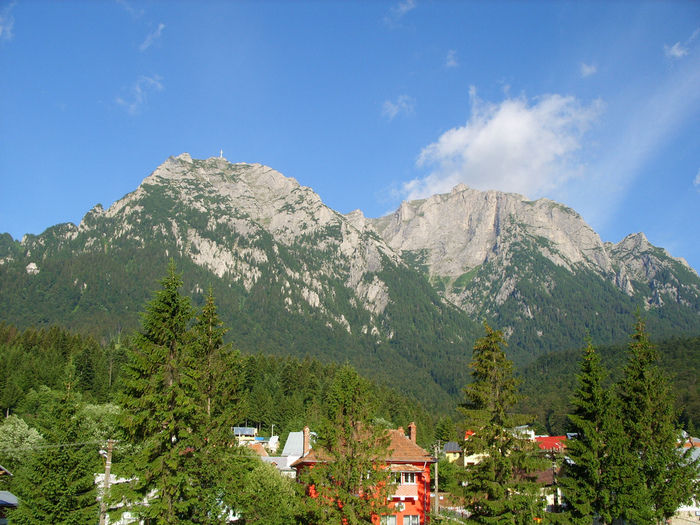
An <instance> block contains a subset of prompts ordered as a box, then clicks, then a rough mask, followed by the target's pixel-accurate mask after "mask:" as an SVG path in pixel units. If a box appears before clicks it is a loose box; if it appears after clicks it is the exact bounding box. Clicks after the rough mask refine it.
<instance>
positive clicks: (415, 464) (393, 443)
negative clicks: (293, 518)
mask: <svg viewBox="0 0 700 525" xmlns="http://www.w3.org/2000/svg"><path fill="white" fill-rule="evenodd" d="M387 432H388V433H389V438H390V444H389V456H388V457H387V458H385V459H383V460H382V463H385V464H386V465H387V466H388V468H389V469H390V470H391V472H392V473H393V478H394V482H395V485H394V489H392V494H390V496H389V497H390V498H391V501H392V503H393V509H394V512H393V514H391V515H387V516H382V517H381V518H379V517H377V520H376V522H377V523H381V525H424V524H426V523H429V521H430V465H431V464H432V463H435V461H436V460H435V458H433V457H432V456H430V454H428V453H427V452H426V451H425V450H423V449H422V448H421V447H419V446H418V445H417V444H416V424H415V423H411V424H410V425H409V426H408V435H406V434H405V433H404V430H403V428H399V429H398V430H387ZM309 435H310V433H309V428H308V427H306V428H305V429H304V455H303V456H302V457H301V458H299V459H298V460H297V461H295V462H294V463H293V464H292V467H294V468H295V469H297V472H299V470H301V469H303V468H305V467H309V466H312V465H313V464H314V463H319V462H323V458H321V457H319V455H318V454H317V453H316V452H315V451H314V450H312V449H310V443H309V437H308V436H309Z"/></svg>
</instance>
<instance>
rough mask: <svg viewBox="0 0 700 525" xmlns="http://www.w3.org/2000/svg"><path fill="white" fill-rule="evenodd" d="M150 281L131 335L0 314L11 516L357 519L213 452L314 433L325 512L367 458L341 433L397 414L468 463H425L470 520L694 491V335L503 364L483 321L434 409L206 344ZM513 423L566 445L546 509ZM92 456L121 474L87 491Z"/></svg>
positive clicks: (197, 323) (613, 508) (658, 511)
mask: <svg viewBox="0 0 700 525" xmlns="http://www.w3.org/2000/svg"><path fill="white" fill-rule="evenodd" d="M159 283H160V288H159V289H158V290H157V291H156V292H155V293H154V294H153V296H152V298H151V299H150V300H149V301H147V302H146V303H145V305H144V311H143V313H142V314H141V327H140V329H138V330H135V331H133V332H130V333H122V332H116V333H113V334H111V336H110V338H109V340H108V341H99V342H98V341H96V340H95V339H93V337H92V336H90V335H81V334H78V333H73V332H68V331H66V330H64V329H62V328H60V327H58V326H53V327H50V328H42V329H36V328H28V329H25V330H22V331H21V330H18V329H17V328H16V327H15V326H13V325H11V324H5V323H0V408H1V409H2V411H3V414H4V416H5V417H4V419H3V422H2V424H1V425H0V464H2V465H3V467H4V468H5V469H6V470H7V471H9V472H11V473H12V474H13V475H12V476H3V477H0V483H2V486H1V487H0V489H1V490H10V491H12V492H13V493H14V494H16V495H17V496H18V497H19V499H20V505H19V507H18V508H17V510H15V511H14V512H12V514H11V515H10V523H13V524H14V523H16V524H34V523H66V524H69V523H71V524H72V523H90V522H92V523H95V522H97V520H98V518H99V517H100V516H103V515H105V514H106V513H108V514H109V515H110V517H111V519H118V518H119V517H123V518H129V519H131V518H138V519H140V520H142V521H143V522H144V523H193V524H194V523H228V522H230V521H231V520H232V519H233V517H235V519H236V520H237V522H238V523H251V524H252V523H259V524H263V523H271V524H275V523H294V522H296V523H308V524H313V523H328V522H330V521H329V520H331V521H333V522H344V523H371V522H372V519H373V517H372V516H373V515H376V512H377V510H376V509H377V508H382V507H381V506H379V507H377V506H374V507H373V506H371V505H370V506H368V507H367V508H364V507H362V506H357V507H353V506H352V505H349V504H348V505H345V506H344V507H342V506H341V507H340V508H334V509H331V510H329V508H327V507H324V506H323V505H322V503H323V498H322V499H321V500H318V499H309V498H308V497H307V496H306V494H305V492H304V491H303V489H302V488H301V487H302V485H301V484H299V483H292V482H290V481H289V480H288V479H286V478H282V477H280V475H279V474H278V473H277V471H276V470H275V469H274V468H272V467H270V466H268V465H265V464H263V463H262V462H261V461H260V460H259V459H258V458H257V457H256V456H255V455H253V454H252V453H250V452H249V451H248V450H247V449H245V448H241V447H231V446H230V444H231V443H232V442H233V436H232V428H233V427H234V426H250V427H256V428H257V429H258V430H259V432H260V435H270V434H271V433H273V431H274V434H275V435H278V436H280V441H281V443H282V444H284V442H285V440H286V437H287V436H288V434H289V432H292V431H299V430H301V429H302V428H303V427H305V426H309V427H310V428H312V429H318V431H319V432H320V433H321V436H320V437H319V446H324V447H327V448H326V450H328V451H330V452H329V454H330V455H331V457H336V461H334V462H333V464H334V465H335V469H333V470H331V471H330V473H329V474H327V475H328V476H331V477H332V479H334V480H335V481H334V482H333V483H332V484H331V485H329V487H330V489H332V497H330V499H331V500H333V501H337V500H342V498H343V497H346V496H344V495H343V493H342V491H343V490H346V491H348V493H352V492H353V491H355V492H357V490H359V489H357V484H356V482H352V479H356V477H357V476H356V475H357V472H355V471H356V470H358V469H361V470H363V469H364V470H366V469H367V468H369V467H368V465H371V458H372V457H373V456H372V454H376V451H374V450H373V449H372V448H371V447H352V450H351V449H350V448H347V446H348V443H352V442H353V439H354V437H353V438H351V437H350V436H356V434H355V433H356V432H357V429H358V428H362V429H375V430H377V431H378V432H379V433H378V434H377V436H381V429H386V428H398V427H407V426H408V424H409V423H410V422H412V421H414V422H416V423H417V427H418V444H419V445H421V446H422V447H424V448H425V449H426V450H430V451H433V450H435V449H434V448H433V447H434V445H435V444H441V443H444V442H446V441H456V442H458V443H459V444H460V446H461V447H462V448H463V450H464V451H465V454H476V455H480V456H481V457H482V458H483V459H482V460H481V461H480V462H479V463H478V464H477V465H476V466H475V467H473V468H470V469H464V468H462V469H459V468H456V467H455V466H454V465H451V464H450V463H448V462H446V461H444V460H442V459H441V460H440V463H439V467H440V468H441V469H442V472H443V474H442V477H441V478H440V483H439V490H440V491H447V492H449V493H451V495H452V497H453V498H455V500H456V501H458V502H461V505H462V506H463V508H465V509H467V511H468V516H469V517H468V520H467V521H469V522H474V523H523V524H524V523H533V522H534V521H538V520H539V521H541V520H543V519H547V520H549V521H551V522H557V523H591V522H592V520H593V517H594V516H595V517H598V519H599V520H601V521H602V522H603V523H613V522H615V521H617V520H621V519H622V520H627V521H629V522H634V523H658V522H659V521H660V520H664V519H668V518H669V517H670V516H672V515H673V513H674V512H675V510H676V509H677V508H678V506H679V504H681V503H683V502H685V501H689V500H690V499H691V498H693V497H694V496H695V479H696V477H697V469H698V465H697V464H696V462H694V461H692V460H691V458H690V456H689V455H688V453H682V452H679V450H680V449H679V447H678V444H679V442H682V440H683V439H684V438H683V437H682V434H681V431H682V430H683V429H685V430H687V431H688V432H690V433H691V434H692V433H693V432H695V429H696V427H695V425H696V422H699V421H700V391H699V390H698V388H697V384H698V383H697V373H698V371H700V363H696V362H700V338H684V339H680V338H676V339H671V340H665V341H659V342H658V343H657V342H654V341H652V339H651V336H650V334H648V333H647V332H646V328H645V325H644V321H643V319H641V318H640V317H638V319H637V323H636V324H635V326H634V327H632V329H633V333H632V337H631V339H630V342H629V343H628V344H626V345H619V346H607V347H600V348H596V347H595V345H594V343H593V342H592V341H590V340H589V341H588V342H587V344H586V345H585V348H584V349H583V350H571V351H568V352H558V353H556V354H550V355H545V356H543V357H541V358H539V359H538V360H537V361H536V362H534V363H533V364H532V365H530V366H528V367H525V368H523V369H522V370H520V372H517V371H516V370H515V369H514V367H513V363H512V362H511V361H509V360H508V358H507V357H506V354H505V348H506V346H507V341H506V339H505V338H504V336H503V333H502V332H500V331H499V330H497V329H493V328H491V327H490V326H488V325H487V324H486V323H484V330H485V332H486V335H485V336H483V337H481V338H480V339H478V340H477V341H476V342H475V343H474V346H473V348H471V347H468V346H465V349H464V352H465V354H467V355H468V358H469V359H471V365H470V375H471V377H470V378H469V381H467V382H466V384H465V385H464V390H463V397H462V402H461V403H460V404H459V406H458V407H454V406H453V408H452V409H451V410H450V409H445V405H440V406H439V408H436V407H431V406H423V405H421V404H420V403H419V402H418V401H416V400H415V399H413V398H411V397H409V396H407V395H406V394H404V393H401V392H399V391H398V390H395V389H392V388H389V387H387V386H386V385H383V384H378V383H375V382H373V381H371V380H368V379H365V378H362V377H361V376H360V375H359V374H358V372H357V371H356V370H355V369H354V368H353V367H351V366H350V365H349V364H347V363H331V364H329V363H321V362H320V361H319V360H318V359H316V358H313V357H305V358H298V357H292V356H277V355H270V354H263V353H257V354H242V353H240V352H239V350H238V349H236V347H235V342H234V343H226V342H225V341H226V337H225V334H226V331H227V327H226V326H224V324H223V323H222V321H221V319H220V317H219V314H218V310H217V309H218V307H217V304H216V298H215V296H214V295H213V293H212V291H211V290H210V291H209V292H208V293H207V294H205V300H204V302H203V304H201V305H200V306H199V307H195V306H194V305H193V303H192V300H191V298H190V297H188V296H187V295H184V294H183V293H182V291H181V288H182V278H181V275H180V274H179V273H178V272H177V269H176V268H175V264H174V262H172V261H171V263H170V266H169V268H168V272H167V275H166V277H164V278H163V279H162V280H160V281H159ZM582 346H584V345H582ZM447 404H449V403H447ZM454 408H457V410H454ZM523 425H525V426H529V428H532V429H535V431H536V432H537V433H540V434H550V435H555V434H561V433H563V432H572V433H575V434H576V436H578V438H577V439H575V440H572V441H571V444H570V445H569V448H568V450H569V453H568V457H569V461H566V462H565V461H563V460H562V458H559V459H558V460H556V461H559V465H558V468H561V469H562V470H561V474H560V475H561V479H560V487H561V489H562V491H563V496H562V498H563V500H562V501H559V504H558V505H557V506H556V508H551V509H550V510H553V511H555V512H548V513H545V512H544V509H545V506H544V503H543V499H542V498H543V496H542V494H543V492H542V490H543V485H542V483H541V482H539V481H538V479H537V472H541V471H543V470H545V469H547V468H549V467H548V466H549V465H551V461H552V460H551V458H549V457H546V456H544V455H542V454H541V453H540V452H539V451H538V450H537V449H536V448H533V447H532V446H531V445H526V444H525V441H524V440H523V439H522V438H521V437H520V436H519V435H518V434H517V432H514V431H513V429H515V428H521V427H522V426H523ZM466 430H470V431H472V437H471V438H470V439H466V440H465V431H466ZM377 439H378V440H379V441H376V440H375V441H376V442H381V439H380V437H378V438H377ZM108 443H109V445H108ZM630 443H633V444H634V446H630ZM107 446H109V447H110V448H111V447H112V446H113V455H111V456H110V459H111V465H112V474H113V476H115V478H116V479H120V480H126V482H123V483H116V484H114V485H113V489H112V490H110V493H109V494H101V493H99V492H98V489H97V486H96V484H95V474H96V473H99V472H103V471H104V469H105V463H104V448H106V447H107ZM339 447H340V448H339ZM100 450H102V455H100ZM110 454H111V452H110ZM333 454H335V456H333ZM350 458H352V460H350ZM346 460H347V461H346ZM364 470H363V471H364ZM320 473H321V471H320V470H318V471H316V472H315V473H314V475H316V476H318V475H319V474H320ZM345 475H348V476H350V477H349V478H348V479H347V480H346V479H345V478H344V477H343V476H345ZM380 477H381V476H380ZM357 479H362V480H365V481H364V482H365V483H366V482H367V480H370V479H374V478H370V477H365V476H364V475H363V476H360V478H357ZM377 479H379V478H377ZM307 481H309V480H307ZM311 481H312V482H313V483H314V484H315V485H316V486H319V487H320V486H322V485H321V482H320V481H319V480H318V479H315V480H311ZM375 481H376V480H375ZM376 483H378V484H379V485H382V484H383V483H386V480H385V481H383V482H382V481H377V482H376ZM343 487H347V488H343ZM361 490H362V491H365V492H366V491H367V487H365V488H364V489H361ZM153 494H158V495H159V496H158V497H157V498H156V499H155V500H153V498H152V495H153ZM329 494H330V493H329ZM146 502H148V503H146ZM319 505H320V506H319ZM336 507H337V506H336ZM372 509H374V510H372ZM434 519H435V520H436V522H439V521H440V520H441V519H443V518H441V517H439V516H436V517H435V518H434ZM444 519H448V518H444ZM449 519H457V518H454V517H452V518H449ZM462 519H465V518H462Z"/></svg>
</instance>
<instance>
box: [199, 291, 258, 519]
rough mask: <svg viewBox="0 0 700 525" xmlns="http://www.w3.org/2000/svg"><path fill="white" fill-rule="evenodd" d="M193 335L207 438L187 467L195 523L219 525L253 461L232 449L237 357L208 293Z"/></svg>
mask: <svg viewBox="0 0 700 525" xmlns="http://www.w3.org/2000/svg"><path fill="white" fill-rule="evenodd" d="M193 332H194V343H193V349H194V362H193V366H194V368H195V369H196V371H197V377H198V381H197V388H196V396H197V404H198V405H199V406H200V409H199V410H200V412H201V414H202V416H203V419H202V421H201V428H200V429H199V430H198V432H199V433H200V434H202V435H203V436H204V437H205V439H204V440H203V441H202V442H201V444H200V449H199V450H198V451H197V453H196V456H195V457H194V458H193V461H192V464H191V468H192V470H193V472H196V476H195V477H196V479H197V484H198V487H199V488H200V490H201V495H200V503H201V505H200V506H199V507H198V509H197V517H196V521H197V522H198V523H220V522H221V520H222V519H224V518H225V517H226V516H225V515H226V514H228V512H229V510H230V509H232V508H233V507H234V506H235V505H236V500H237V498H235V497H234V494H235V493H236V492H237V491H239V490H240V487H241V483H242V480H243V477H244V476H245V475H246V473H247V472H248V470H249V468H250V465H251V463H252V462H253V461H254V459H255V458H251V457H248V456H247V455H246V454H245V453H244V452H246V451H245V450H243V449H241V448H239V447H231V442H232V440H233V436H232V435H231V430H230V429H231V426H232V425H233V424H234V423H235V422H236V421H240V420H241V417H242V395H241V382H242V374H243V371H242V364H241V358H240V354H239V353H238V352H237V351H232V350H231V347H230V345H225V344H224V334H225V333H226V328H225V327H224V326H223V323H222V322H221V320H220V319H219V316H218V313H217V307H216V304H215V301H214V296H213V293H212V291H211V289H210V290H209V293H208V295H207V299H206V303H205V305H204V307H203V309H202V312H201V314H200V315H199V316H198V317H197V319H196V323H195V325H194V328H193ZM239 501H240V500H239Z"/></svg>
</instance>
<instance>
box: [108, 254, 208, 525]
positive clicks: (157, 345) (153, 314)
mask: <svg viewBox="0 0 700 525" xmlns="http://www.w3.org/2000/svg"><path fill="white" fill-rule="evenodd" d="M160 285H161V286H162V289H160V290H158V291H157V292H156V294H155V298H154V299H153V300H152V301H151V302H149V303H148V304H147V305H146V311H145V313H144V314H142V320H141V323H142V331H141V332H139V333H137V334H136V335H135V336H134V338H133V344H132V346H131V348H130V349H129V351H128V359H129V361H128V364H127V366H126V374H125V375H126V378H125V380H124V390H123V395H122V399H121V401H122V406H123V408H124V410H123V412H122V416H121V417H122V419H121V420H122V424H123V427H124V431H125V433H126V435H127V436H128V437H129V439H130V441H132V442H133V443H134V444H137V445H138V446H139V449H138V452H137V453H136V454H135V455H134V456H133V458H132V461H131V462H130V464H129V465H128V467H130V469H129V471H128V472H126V473H125V474H127V475H129V476H130V477H131V478H132V482H131V483H130V484H129V485H128V487H125V486H123V485H120V486H119V488H122V489H124V488H126V490H125V493H124V494H119V496H122V495H123V496H124V497H126V498H127V499H128V501H130V505H129V506H128V508H127V510H129V511H130V512H132V513H135V514H136V515H138V516H139V517H140V518H141V519H142V520H143V522H144V523H145V524H146V525H149V524H162V523H183V524H187V523H196V522H197V521H195V520H194V516H196V515H197V514H198V508H197V507H198V505H200V496H202V492H201V490H200V487H199V485H198V483H197V480H196V477H195V476H194V473H196V469H193V467H194V465H195V464H196V463H195V461H194V459H195V457H196V454H197V453H198V451H200V450H201V449H202V447H203V444H204V436H203V435H202V434H201V433H200V432H199V430H200V428H201V427H202V410H201V406H199V405H198V403H197V401H198V397H197V381H198V380H199V376H198V374H197V371H196V369H195V368H194V363H195V359H194V350H193V344H194V343H193V335H192V332H191V329H190V322H191V321H192V319H193V317H194V309H193V308H192V306H191V304H190V300H189V298H188V297H185V296H182V295H181V294H180V292H179V289H180V287H181V285H182V280H181V277H180V275H179V274H177V273H176V270H175V264H174V263H173V261H172V260H171V261H170V265H169V268H168V275H167V277H166V278H165V279H163V280H162V281H160ZM193 471H194V472H193ZM115 488H116V487H115Z"/></svg>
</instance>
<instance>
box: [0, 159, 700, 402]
mask: <svg viewBox="0 0 700 525" xmlns="http://www.w3.org/2000/svg"><path fill="white" fill-rule="evenodd" d="M170 258H172V259H173V260H174V261H175V263H176V266H177V268H178V270H179V271H181V272H182V273H183V280H184V283H185V289H184V293H186V294H188V295H190V296H191V297H192V298H193V301H194V303H195V304H196V305H200V304H202V302H203V300H204V296H205V294H206V291H207V289H208V288H209V287H211V288H212V290H213V293H214V296H215V297H216V301H217V304H218V305H219V307H220V309H219V312H220V315H221V318H222V320H223V321H224V322H225V323H226V325H227V326H229V327H230V332H229V334H228V337H229V340H230V341H232V342H233V343H234V346H235V347H236V348H239V349H240V350H241V351H243V352H247V353H256V352H259V351H262V352H265V353H270V354H277V355H292V356H298V357H300V358H301V357H303V356H307V355H308V356H312V357H315V358H318V359H320V360H321V361H322V362H324V363H328V362H336V363H342V362H346V361H347V362H350V363H351V364H353V365H354V366H355V367H356V368H357V369H358V370H359V371H360V372H361V373H363V374H365V375H367V376H369V377H371V378H374V379H377V380H380V381H382V382H384V383H385V384H389V385H392V386H396V387H397V388H400V389H401V390H402V391H404V392H407V393H408V394H409V395H411V396H414V397H416V398H417V399H421V400H423V401H425V402H426V403H431V404H438V405H440V404H442V405H443V406H446V405H449V404H451V403H454V401H455V400H456V399H459V398H460V397H461V389H462V388H463V387H464V385H465V384H466V383H467V382H468V380H469V369H468V364H469V361H470V359H471V348H472V346H473V344H474V341H475V339H476V338H477V337H479V336H480V335H481V334H482V333H483V329H482V327H481V326H480V325H481V323H482V322H483V321H484V320H487V321H488V322H489V323H490V324H491V325H492V326H494V327H497V328H501V329H503V330H504V333H505V334H506V336H507V337H508V342H509V346H508V349H507V351H508V354H509V357H510V358H511V359H513V360H514V361H515V363H516V364H518V365H522V364H525V363H528V362H532V361H533V360H534V359H535V358H536V357H537V356H538V355H541V354H542V353H545V352H547V351H552V350H557V351H559V350H565V349H568V348H576V347H578V346H579V345H580V344H581V341H582V340H583V338H584V337H585V335H586V333H590V334H591V335H592V336H593V337H594V339H595V340H596V341H598V342H600V343H611V342H615V341H620V340H624V338H625V337H626V334H627V331H628V329H629V327H630V326H632V322H633V319H634V312H635V311H636V310H637V309H640V310H642V311H643V313H644V316H645V317H646V318H647V326H648V327H649V330H650V331H651V332H652V333H653V334H654V335H655V336H657V337H663V336H666V335H669V334H672V333H686V334H692V335H696V334H698V333H700V299H699V297H700V293H699V292H698V291H699V290H700V279H699V278H698V276H697V274H696V273H695V272H694V271H693V270H692V269H690V268H689V267H688V266H687V265H685V264H684V263H683V262H682V261H681V260H678V259H674V258H672V257H670V256H669V255H668V254H667V253H666V252H665V251H664V250H662V249H659V248H655V247H653V246H651V245H650V244H649V243H648V242H647V241H646V239H645V238H644V237H643V235H635V236H631V237H629V238H627V239H625V240H624V241H623V242H621V243H619V244H617V245H607V244H603V243H602V242H601V241H600V239H599V237H598V236H597V234H595V232H593V231H592V230H591V229H590V227H588V226H587V225H586V224H585V223H584V222H583V221H582V219H581V218H580V217H579V216H578V215H577V214H576V213H575V212H573V211H572V210H570V209H568V208H566V207H564V206H561V205H559V204H557V203H554V202H552V201H547V200H540V201H536V202H530V201H526V200H525V199H524V198H523V197H521V196H514V195H510V194H504V193H500V192H477V191H475V190H470V189H468V188H466V187H464V186H458V187H457V188H455V190H454V191H453V192H452V193H451V194H447V195H437V196H434V197H431V198H430V199H426V200H424V201H414V202H408V203H404V204H403V205H402V206H401V208H400V209H399V210H398V211H397V212H396V213H395V214H394V215H393V216H390V217H385V218H383V219H375V220H372V219H366V218H365V217H364V216H363V215H362V213H361V212H359V211H356V212H353V213H350V214H348V215H342V214H339V213H337V212H336V211H334V210H332V209H330V208H328V207H327V206H325V205H324V204H323V203H322V202H321V199H320V197H319V196H318V195H317V194H316V193H314V192H313V190H311V189H310V188H307V187H303V186H301V185H299V184H298V182H297V181H296V180H294V179H291V178H288V177H284V176H283V175H282V174H280V173H278V172H276V171H275V170H273V169H271V168H268V167H265V166H261V165H258V164H253V165H250V164H232V163H230V162H228V161H227V160H226V159H223V158H210V159H206V160H197V159H192V158H191V157H190V156H189V155H188V154H182V155H180V156H178V157H171V158H169V159H168V160H167V161H166V162H165V163H164V164H163V165H161V166H160V167H158V168H157V169H156V170H155V171H154V172H153V173H152V174H151V175H150V176H148V177H147V178H146V179H145V180H144V181H143V182H142V184H141V185H140V186H139V187H138V188H137V189H136V190H135V191H134V192H132V193H130V194H128V195H126V196H125V197H124V198H122V199H120V200H119V201H117V202H115V203H114V204H113V205H112V206H110V207H109V209H106V210H105V209H103V207H102V206H101V205H97V206H95V207H94V208H93V209H92V210H90V211H89V212H88V213H87V214H86V215H85V217H84V218H83V220H82V222H81V223H80V225H78V226H76V225H73V224H68V223H67V224H60V225H56V226H53V227H51V228H49V229H47V230H46V231H45V232H43V233H42V234H40V235H27V236H25V238H23V239H22V240H21V241H17V240H14V239H12V237H11V236H10V235H8V234H2V235H0V320H4V321H6V322H8V323H13V324H15V325H17V326H18V327H19V328H20V329H25V328H27V327H30V326H36V327H39V328H40V327H47V326H50V325H52V324H59V325H60V326H63V327H66V328H69V329H73V330H77V331H79V332H80V333H84V334H91V335H93V336H95V337H96V338H97V339H98V341H100V342H104V343H108V342H109V340H110V339H113V338H115V337H116V336H117V334H119V333H128V332H129V331H130V330H131V329H134V328H136V327H137V326H138V320H139V319H138V312H139V311H140V309H141V305H143V304H144V302H145V301H146V300H148V299H149V298H150V296H151V291H152V290H154V289H155V288H156V286H157V284H156V281H157V279H159V278H160V277H161V276H162V275H163V274H164V272H165V269H166V267H167V264H168V260H169V259H170Z"/></svg>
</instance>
